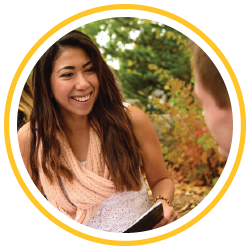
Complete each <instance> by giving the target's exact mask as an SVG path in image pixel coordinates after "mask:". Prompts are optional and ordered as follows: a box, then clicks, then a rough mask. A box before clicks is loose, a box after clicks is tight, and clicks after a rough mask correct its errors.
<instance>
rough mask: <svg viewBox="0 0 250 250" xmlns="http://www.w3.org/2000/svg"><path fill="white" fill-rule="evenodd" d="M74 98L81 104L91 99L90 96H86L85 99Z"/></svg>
mask: <svg viewBox="0 0 250 250" xmlns="http://www.w3.org/2000/svg"><path fill="white" fill-rule="evenodd" d="M73 98H74V100H77V101H79V102H85V101H87V100H88V99H89V98H90V94H89V95H87V96H85V97H73Z"/></svg>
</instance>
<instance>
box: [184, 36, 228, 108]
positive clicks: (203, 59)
mask: <svg viewBox="0 0 250 250" xmlns="http://www.w3.org/2000/svg"><path fill="white" fill-rule="evenodd" d="M188 43H189V45H190V47H191V50H192V53H193V58H194V67H195V70H196V71H197V74H198V75H199V77H200V79H201V81H200V83H199V84H201V85H202V87H204V89H205V90H207V91H208V92H209V93H210V94H211V95H212V97H213V98H214V100H215V102H216V104H217V105H218V107H220V108H222V109H227V108H229V107H231V103H230V99H229V95H228V92H227V88H226V85H225V83H224V81H223V79H222V77H221V75H220V72H219V70H218V69H217V68H216V66H215V65H214V63H213V62H212V60H211V59H210V58H209V57H208V55H207V54H206V53H205V52H204V51H203V50H202V49H201V48H200V47H199V46H198V45H197V44H196V43H195V42H193V41H192V40H191V39H189V41H188Z"/></svg>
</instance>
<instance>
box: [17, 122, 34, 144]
mask: <svg viewBox="0 0 250 250" xmlns="http://www.w3.org/2000/svg"><path fill="white" fill-rule="evenodd" d="M30 134H31V133H30V123H29V122H27V123H26V124H24V125H23V126H22V127H21V128H20V129H19V130H18V132H17V136H18V140H19V141H20V140H21V141H23V140H26V139H30Z"/></svg>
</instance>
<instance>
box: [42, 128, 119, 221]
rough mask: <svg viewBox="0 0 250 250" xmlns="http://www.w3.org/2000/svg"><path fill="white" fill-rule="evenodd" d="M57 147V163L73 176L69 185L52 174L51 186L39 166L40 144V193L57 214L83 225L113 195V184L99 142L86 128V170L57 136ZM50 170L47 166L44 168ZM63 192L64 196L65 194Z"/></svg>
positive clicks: (66, 181)
mask: <svg viewBox="0 0 250 250" xmlns="http://www.w3.org/2000/svg"><path fill="white" fill-rule="evenodd" d="M57 138H58V140H59V143H60V147H61V161H62V164H63V165H64V166H67V167H68V169H69V170H70V171H71V172H72V174H73V181H72V182H70V181H68V180H67V179H65V178H64V177H59V178H58V177H57V176H56V174H55V173H54V172H53V171H51V172H52V178H53V183H52V184H51V183H50V181H49V179H48V178H47V177H46V176H45V174H44V173H43V170H42V167H41V162H42V161H41V155H42V143H40V146H39V153H38V159H39V176H40V181H41V185H42V187H43V190H44V193H45V195H46V197H47V199H48V201H49V202H51V203H52V204H53V205H54V206H55V207H56V208H57V209H58V210H59V211H61V212H62V213H64V214H65V215H67V216H68V217H70V218H71V219H73V220H75V221H77V222H79V223H81V224H85V223H86V222H87V221H88V220H89V219H90V218H91V217H92V216H93V215H95V214H96V212H97V211H98V210H99V207H100V205H101V203H102V202H103V201H104V200H107V199H108V198H109V197H110V196H111V195H113V194H115V193H116V190H115V186H114V183H113V182H112V181H111V180H110V175H109V171H108V169H107V166H106V165H105V164H104V159H103V157H102V156H101V142H100V139H99V137H98V135H97V134H96V132H95V131H94V129H93V128H90V141H89V148H88V154H87V165H86V167H84V166H82V164H81V163H80V162H79V161H78V160H77V159H76V157H75V155H74V154H73V152H72V150H71V148H70V145H69V143H68V141H67V140H66V139H64V138H63V137H62V136H59V135H57ZM46 167H47V168H48V169H50V170H51V168H50V166H49V165H46ZM65 193H66V195H65Z"/></svg>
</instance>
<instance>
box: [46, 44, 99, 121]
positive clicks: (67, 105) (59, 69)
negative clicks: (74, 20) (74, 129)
mask: <svg viewBox="0 0 250 250" xmlns="http://www.w3.org/2000/svg"><path fill="white" fill-rule="evenodd" d="M51 90H52V95H53V98H54V99H55V101H56V103H57V105H58V106H59V108H60V111H61V114H62V116H63V118H64V119H72V116H75V115H77V116H86V115H88V114H89V113H90V111H91V110H92V108H93V105H94V103H95V100H96V98H97V96H98V92H99V81H98V77H97V74H96V71H95V69H94V66H93V62H92V60H91V58H90V57H89V55H88V54H87V53H86V51H84V50H83V49H81V48H78V47H68V48H66V49H65V50H64V51H63V52H62V53H61V55H60V56H59V57H58V58H57V59H56V60H55V63H54V67H53V71H52V74H51Z"/></svg>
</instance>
